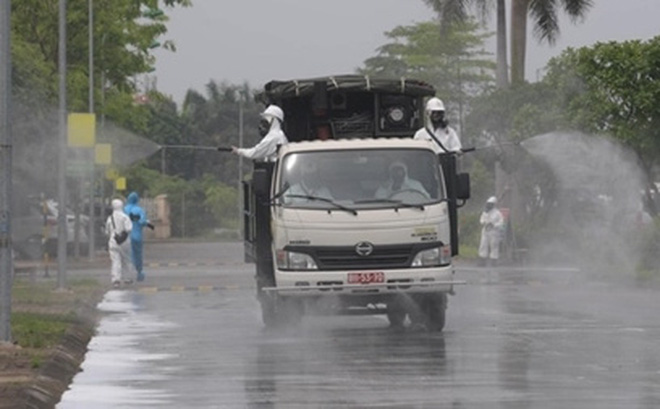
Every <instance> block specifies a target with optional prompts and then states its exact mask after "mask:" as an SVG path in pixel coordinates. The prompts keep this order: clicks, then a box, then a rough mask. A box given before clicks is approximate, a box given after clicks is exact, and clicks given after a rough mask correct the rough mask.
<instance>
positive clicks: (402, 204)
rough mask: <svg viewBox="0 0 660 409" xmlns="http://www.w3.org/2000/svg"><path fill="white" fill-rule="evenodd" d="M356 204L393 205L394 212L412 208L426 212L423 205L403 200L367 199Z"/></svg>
mask: <svg viewBox="0 0 660 409" xmlns="http://www.w3.org/2000/svg"><path fill="white" fill-rule="evenodd" d="M355 203H359V204H368V203H391V204H393V205H394V210H399V209H401V208H411V207H412V208H416V209H419V210H424V205H422V204H414V203H407V202H402V201H401V200H394V199H365V200H358V201H356V202H355Z"/></svg>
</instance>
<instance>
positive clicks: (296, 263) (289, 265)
mask: <svg viewBox="0 0 660 409" xmlns="http://www.w3.org/2000/svg"><path fill="white" fill-rule="evenodd" d="M277 268H279V269H280V270H318V266H317V265H316V262H315V261H314V259H313V258H312V257H311V256H310V255H308V254H305V253H296V252H294V251H286V250H277Z"/></svg>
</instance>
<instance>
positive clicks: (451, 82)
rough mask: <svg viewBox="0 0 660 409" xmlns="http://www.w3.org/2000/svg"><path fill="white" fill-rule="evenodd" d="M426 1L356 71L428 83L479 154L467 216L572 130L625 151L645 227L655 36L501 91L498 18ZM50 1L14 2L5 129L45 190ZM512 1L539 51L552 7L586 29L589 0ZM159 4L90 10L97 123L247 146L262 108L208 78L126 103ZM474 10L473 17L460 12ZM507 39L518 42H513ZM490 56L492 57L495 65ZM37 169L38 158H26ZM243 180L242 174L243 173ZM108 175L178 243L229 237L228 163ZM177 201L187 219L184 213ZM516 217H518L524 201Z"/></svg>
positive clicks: (588, 52) (170, 156)
mask: <svg viewBox="0 0 660 409" xmlns="http://www.w3.org/2000/svg"><path fill="white" fill-rule="evenodd" d="M424 1H425V2H426V3H428V4H429V5H430V6H432V10H434V11H437V12H438V13H437V14H434V13H430V16H429V20H428V21H424V22H419V23H415V24H412V25H406V26H399V27H395V28H393V29H392V30H390V31H388V32H386V33H385V37H386V43H385V44H383V45H382V46H381V47H380V48H379V49H378V50H377V51H376V53H375V55H373V56H370V57H367V58H366V59H365V61H364V62H363V64H362V67H360V68H359V69H358V72H359V73H362V74H365V75H381V76H394V77H401V76H406V77H411V78H418V79H422V80H425V81H427V82H429V83H430V84H432V85H434V86H435V87H436V89H437V94H438V96H439V97H441V98H442V99H443V100H445V103H446V105H447V106H448V107H449V108H448V109H449V113H450V118H451V119H452V121H454V123H455V124H456V125H457V127H458V128H459V129H460V132H461V135H462V139H463V144H464V146H484V145H489V146H491V148H489V149H484V150H483V152H482V153H479V152H477V153H476V154H475V155H473V156H471V157H466V159H465V162H466V163H465V165H466V166H468V167H469V169H470V170H471V172H472V175H473V184H474V187H475V189H474V191H475V196H476V197H475V200H474V201H473V203H474V205H472V206H479V205H480V203H479V201H480V200H481V199H485V197H486V196H488V195H490V192H492V191H493V190H495V189H497V187H496V186H495V184H496V180H495V177H494V175H495V173H496V170H497V168H498V167H499V168H500V170H501V171H502V172H503V173H504V175H508V174H511V173H512V172H515V171H516V168H520V164H521V163H522V162H524V161H525V159H524V158H520V157H518V156H516V155H517V154H516V153H515V150H513V151H512V150H511V149H507V148H506V146H512V145H513V144H519V143H521V142H522V141H525V140H526V139H530V138H533V137H535V136H537V135H541V134H546V133H550V132H553V131H568V130H571V131H580V132H583V133H585V134H588V135H591V136H592V137H594V138H598V137H604V136H605V135H607V136H608V137H611V138H614V139H616V140H617V141H619V142H620V143H621V144H623V145H625V146H626V147H629V148H630V149H632V150H633V151H634V152H635V155H636V157H637V158H638V160H639V162H640V164H641V165H642V168H643V170H644V175H645V178H646V181H645V182H646V183H645V187H646V188H645V192H644V194H645V196H646V202H645V206H646V209H647V210H648V212H649V213H650V214H652V215H657V209H656V207H655V204H656V203H657V202H656V201H654V200H653V198H654V197H655V198H657V196H658V193H657V189H656V188H655V186H656V185H655V183H654V182H655V181H656V180H657V179H658V175H657V170H658V160H659V159H658V158H660V155H658V153H660V152H659V150H660V136H659V135H658V134H657V133H658V132H660V131H658V129H660V128H658V126H656V125H657V123H658V121H660V111H658V109H657V107H658V106H660V89H659V88H658V85H657V84H658V83H660V82H659V81H658V79H659V78H658V76H660V71H659V70H658V68H657V67H660V38H654V39H651V40H648V41H642V40H638V41H626V42H610V43H599V44H595V45H593V46H590V47H583V48H580V49H568V50H565V51H564V52H563V53H562V54H561V55H560V56H559V57H556V58H555V59H553V60H551V61H550V62H549V64H548V67H547V71H546V75H545V76H544V77H543V78H542V79H540V80H539V81H538V82H535V83H528V82H526V81H524V58H523V63H522V67H520V66H519V67H518V68H516V69H514V64H520V62H519V61H518V60H517V59H516V58H514V61H512V65H511V70H508V67H505V69H504V72H505V73H506V74H507V75H506V81H502V79H501V71H502V62H501V61H500V58H493V57H494V56H493V55H491V54H489V53H488V52H487V51H486V50H485V49H484V43H485V41H486V40H487V39H488V38H490V37H491V36H492V35H494V34H495V35H497V36H498V37H499V36H501V35H502V33H501V27H500V26H499V24H500V22H499V19H498V27H497V32H496V33H492V32H490V31H489V30H488V28H487V26H486V25H485V22H484V19H483V16H484V13H485V14H488V13H491V11H492V10H495V11H496V12H497V15H498V16H499V14H500V11H501V9H500V7H501V3H503V2H500V1H497V2H492V1H491V2H489V1H476V0H475V1H463V2H461V1H456V2H453V1H430V0H424ZM37 3H38V4H37ZM56 3H57V1H55V0H48V1H43V0H40V1H39V2H37V1H36V0H21V1H14V2H12V34H13V37H12V52H13V56H14V61H13V64H14V69H13V81H14V94H15V95H16V99H17V101H18V103H19V105H20V107H21V108H20V109H17V116H16V121H15V133H16V135H17V138H16V139H17V145H20V147H19V146H17V149H18V151H20V154H21V155H25V157H26V158H28V160H27V161H26V163H40V165H41V166H43V167H45V168H46V169H43V170H41V171H39V172H35V171H34V170H25V171H22V172H18V176H17V177H20V178H23V177H24V178H28V179H29V178H34V179H35V180H37V179H38V180H40V182H42V183H43V185H44V186H45V187H44V189H46V190H47V189H48V188H49V187H52V186H55V185H56V184H55V183H54V180H52V177H53V176H52V175H56V172H54V171H53V170H54V166H55V165H56V161H54V160H52V154H51V155H48V154H44V152H47V150H48V149H52V146H50V144H51V142H50V141H52V140H53V136H54V135H53V134H52V129H55V128H54V127H53V124H54V123H56V122H55V119H56V118H54V115H53V109H52V108H53V106H54V101H55V98H56V84H57V81H56V74H57V71H56V67H57V64H56V41H55V38H56V35H55V32H56V27H57V25H56V14H57V13H56V12H55V11H54V10H55V9H56ZM83 3H84V4H83ZM514 3H516V7H521V5H523V6H524V7H525V8H524V10H526V11H525V13H523V14H520V15H516V16H517V17H514V19H523V20H525V24H526V21H527V18H528V16H531V18H532V21H534V24H536V27H537V32H538V33H539V37H540V38H541V39H545V40H548V41H551V40H553V39H554V38H555V37H556V35H557V34H558V30H559V27H558V25H557V14H556V13H557V10H559V6H558V5H559V4H561V6H562V8H563V10H564V11H566V12H567V13H568V14H569V15H570V16H572V17H575V18H579V17H584V16H585V15H586V13H587V11H588V9H589V7H590V6H591V2H590V1H575V2H571V1H563V2H560V3H558V2H555V1H547V2H543V1H531V0H530V1H515V2H514ZM69 4H70V6H69V7H70V10H71V11H70V14H69V22H68V24H69V32H70V33H71V34H70V38H69V51H68V54H69V55H68V57H69V70H70V72H71V75H70V76H69V77H68V78H69V80H68V89H69V90H70V91H69V92H70V96H71V97H70V101H69V109H70V110H71V111H85V110H86V109H87V107H86V101H87V99H86V96H87V91H88V90H87V88H86V87H87V75H89V73H88V72H87V60H86V58H87V57H86V56H87V48H86V47H87V44H86V37H85V35H83V33H87V29H88V27H87V20H86V8H85V7H86V4H87V2H82V1H70V2H69ZM157 4H158V3H157V2H155V1H145V0H141V1H135V0H103V1H102V0H96V1H95V7H96V8H97V9H96V10H95V13H96V16H97V17H96V23H95V24H98V26H95V28H94V30H95V36H96V38H97V40H96V42H97V45H98V44H99V43H102V44H103V47H101V46H100V45H99V46H98V47H99V48H98V49H97V50H95V55H96V58H97V61H98V64H96V65H95V71H94V73H93V75H94V76H95V78H97V81H96V82H95V83H96V84H98V85H97V88H96V89H95V90H94V93H95V96H96V98H95V101H96V106H95V107H94V108H95V111H96V112H97V113H98V114H100V115H103V116H104V118H106V119H107V120H108V121H113V122H114V123H116V124H118V125H119V126H121V127H124V128H126V129H128V130H130V131H131V132H133V133H135V134H137V135H140V136H141V137H143V138H146V139H148V140H150V141H152V142H154V143H156V144H158V145H159V146H170V145H171V146H174V145H197V146H219V145H238V143H239V128H240V127H241V124H240V123H239V118H241V117H242V118H243V124H242V127H243V130H244V132H243V136H244V139H243V145H244V146H250V145H252V144H254V143H256V142H257V140H258V133H257V132H256V124H257V122H258V113H259V112H260V110H261V109H262V108H263V107H262V106H260V105H259V104H258V103H257V102H256V101H255V99H254V94H255V92H256V91H257V89H253V88H252V87H251V86H250V84H247V83H245V84H229V83H226V82H222V81H217V80H210V81H209V82H208V84H207V85H206V87H205V89H204V90H202V91H198V90H192V89H191V90H189V91H188V92H187V94H186V96H185V99H184V101H183V103H182V104H181V106H180V107H179V106H177V104H176V103H174V102H173V101H172V100H171V99H170V98H169V97H167V96H165V95H163V94H162V93H160V92H159V91H158V90H157V88H155V87H152V88H150V89H148V90H146V96H147V99H146V101H148V102H146V103H135V98H134V94H135V93H136V92H137V91H138V90H139V87H138V84H137V83H136V82H137V81H136V80H135V78H136V76H138V75H142V74H145V73H148V72H150V71H151V70H153V68H154V59H153V56H152V55H151V54H150V50H152V48H151V47H153V46H154V44H155V43H156V42H158V41H159V39H160V38H162V37H163V36H164V35H165V34H166V33H167V15H166V13H165V14H157V13H156V14H154V13H147V12H148V11H149V10H153V9H154V8H155V7H156V6H157ZM190 5H191V4H190V2H189V1H184V0H180V1H168V2H166V5H165V7H166V9H167V10H169V8H171V7H186V6H190ZM489 5H490V7H491V8H488V6H489ZM493 5H494V7H493ZM475 6H476V7H477V9H476V10H475V9H470V7H475ZM452 7H453V8H452ZM48 10H50V11H48ZM145 13H146V14H145ZM480 13H481V14H480ZM523 15H524V16H525V18H523V17H522V16H523ZM515 21H516V24H523V23H522V22H521V21H518V20H515ZM512 24H514V22H513V21H512ZM544 30H545V31H544ZM513 33H514V34H513V35H514V36H516V35H519V34H516V33H518V32H517V31H514V32H513ZM544 33H545V34H544ZM99 39H100V40H99ZM516 41H518V42H520V41H523V43H525V41H524V40H521V39H517V40H516ZM499 43H500V42H499V41H498V44H499ZM512 43H513V39H512ZM161 46H165V47H168V48H170V49H172V50H175V48H176V47H175V43H174V42H173V41H165V42H164V44H161ZM500 53H501V50H500V48H498V51H497V54H498V55H497V56H495V57H499V56H500ZM504 64H505V65H506V61H505V62H504ZM521 71H522V72H523V74H522V77H521ZM509 73H510V74H511V76H510V81H509V76H508V74H509ZM509 83H510V85H509ZM28 107H29V109H28ZM35 118H37V119H38V120H37V121H35V120H34V119H35ZM50 152H54V150H51V151H50ZM39 157H41V158H46V159H45V160H36V158H39ZM249 170H250V167H249V164H248V163H245V164H244V169H243V173H244V174H246V173H248V172H249ZM120 171H121V172H122V173H123V174H125V175H126V176H127V181H128V189H129V190H137V191H139V192H140V193H142V194H143V195H147V196H149V195H151V196H153V195H156V194H160V193H167V194H168V195H170V198H171V202H172V203H173V213H174V214H173V223H174V224H173V229H174V233H175V234H177V235H182V234H185V235H199V234H205V233H208V231H209V229H210V227H224V228H235V227H237V226H238V207H237V204H236V203H237V201H238V197H239V193H240V192H239V191H238V189H239V188H238V184H237V178H238V173H239V169H238V160H237V158H236V157H235V156H233V155H227V154H225V155H222V154H219V153H217V152H212V151H209V150H193V149H191V150H185V149H164V150H161V151H159V152H158V154H155V155H151V156H149V157H147V158H145V159H144V160H142V161H140V162H139V163H136V164H133V165H132V166H130V167H129V168H126V169H120ZM547 177H548V175H547V172H545V171H544V170H543V169H540V170H539V171H538V178H539V180H540V181H541V182H542V181H544V180H546V178H547ZM541 182H539V183H536V185H539V184H542V183H541ZM106 183H107V182H106ZM524 189H528V190H527V191H524ZM533 189H535V186H534V183H530V184H529V185H528V186H526V187H523V191H522V192H521V196H524V197H536V196H535V193H533ZM542 194H545V195H548V196H547V197H545V198H544V201H543V202H544V203H551V202H552V201H553V200H556V198H554V197H552V196H551V195H552V194H553V191H552V189H545V190H544V191H543V192H542ZM536 195H537V196H538V194H536ZM481 196H484V197H481ZM184 203H185V204H186V206H188V207H189V208H188V210H187V211H186V210H185V207H184V205H183V204H184ZM521 206H524V207H526V208H529V206H530V203H523V204H522V205H521ZM184 213H185V214H184ZM537 216H538V214H534V215H533V217H532V216H530V217H529V220H526V222H529V223H539V219H538V217H537ZM469 224H470V223H469V221H468V222H466V225H469ZM184 226H185V227H184ZM526 228H527V229H530V228H529V227H526ZM530 230H532V229H530Z"/></svg>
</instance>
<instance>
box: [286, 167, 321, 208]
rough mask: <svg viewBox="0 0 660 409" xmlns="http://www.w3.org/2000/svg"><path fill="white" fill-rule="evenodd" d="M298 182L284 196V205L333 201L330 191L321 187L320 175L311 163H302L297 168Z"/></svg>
mask: <svg viewBox="0 0 660 409" xmlns="http://www.w3.org/2000/svg"><path fill="white" fill-rule="evenodd" d="M297 173H298V175H299V180H298V182H297V183H295V184H294V185H292V186H291V187H290V188H289V189H288V190H287V191H286V193H285V194H284V203H286V204H290V203H305V202H309V201H310V200H318V199H327V200H333V197H332V193H330V189H328V188H327V187H325V186H323V184H322V181H321V174H320V172H319V170H318V167H317V165H316V164H315V163H313V162H306V163H302V164H301V165H299V167H298V172H297Z"/></svg>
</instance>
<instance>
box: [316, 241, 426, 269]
mask: <svg viewBox="0 0 660 409" xmlns="http://www.w3.org/2000/svg"><path fill="white" fill-rule="evenodd" d="M312 256H313V257H314V258H315V259H316V262H317V263H318V266H319V269H320V270H345V269H388V268H406V267H409V266H410V263H411V261H412V258H413V257H414V254H413V246H412V245H401V246H382V247H376V248H374V251H373V253H371V254H370V255H368V256H360V255H358V254H357V253H356V252H355V248H354V247H335V248H318V249H314V251H313V252H312Z"/></svg>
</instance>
